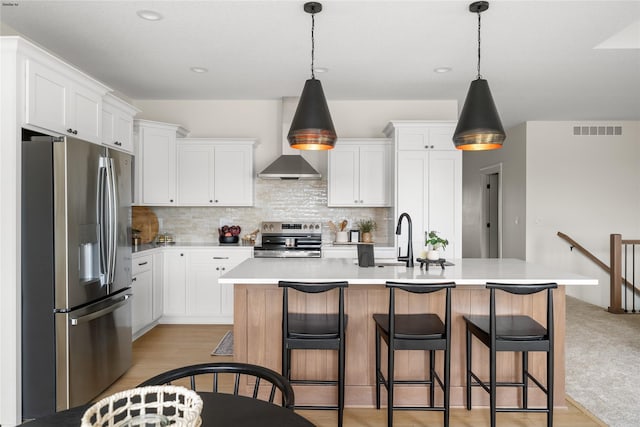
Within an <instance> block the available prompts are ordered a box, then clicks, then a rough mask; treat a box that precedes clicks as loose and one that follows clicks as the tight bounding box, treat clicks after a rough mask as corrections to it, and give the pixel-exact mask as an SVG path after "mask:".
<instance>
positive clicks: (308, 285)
mask: <svg viewBox="0 0 640 427" xmlns="http://www.w3.org/2000/svg"><path fill="white" fill-rule="evenodd" d="M348 286H349V282H346V281H340V282H290V281H286V280H280V281H279V282H278V287H279V288H283V289H282V291H283V293H282V333H283V334H286V333H287V331H288V330H289V316H288V313H289V288H291V289H295V290H296V291H299V292H304V293H309V294H317V293H321V292H328V291H331V290H333V289H338V290H339V293H338V330H339V331H341V332H340V338H341V339H342V338H344V337H343V336H342V335H343V333H344V326H345V325H344V289H345V288H346V287H348ZM284 336H286V335H284Z"/></svg>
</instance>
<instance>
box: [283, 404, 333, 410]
mask: <svg viewBox="0 0 640 427" xmlns="http://www.w3.org/2000/svg"><path fill="white" fill-rule="evenodd" d="M293 408H294V409H302V410H310V411H314V410H326V409H340V408H339V407H338V406H337V405H334V406H325V405H318V406H310V405H295V406H294V407H293Z"/></svg>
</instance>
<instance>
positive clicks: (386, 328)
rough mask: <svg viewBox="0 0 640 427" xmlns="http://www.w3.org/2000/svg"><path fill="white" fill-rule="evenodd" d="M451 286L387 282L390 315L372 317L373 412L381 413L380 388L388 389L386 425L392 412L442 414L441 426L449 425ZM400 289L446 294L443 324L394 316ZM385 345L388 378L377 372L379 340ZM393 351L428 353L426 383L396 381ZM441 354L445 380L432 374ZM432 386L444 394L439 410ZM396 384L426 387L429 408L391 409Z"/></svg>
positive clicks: (431, 318)
mask: <svg viewBox="0 0 640 427" xmlns="http://www.w3.org/2000/svg"><path fill="white" fill-rule="evenodd" d="M455 286H456V285H455V283H454V282H447V283H404V282H387V288H389V313H388V314H374V315H373V320H374V322H375V323H376V343H375V345H376V408H378V409H380V386H381V385H384V386H385V387H386V389H387V425H388V426H389V427H391V426H392V425H393V411H394V410H412V411H415V410H422V411H442V412H443V413H444V425H445V427H446V426H448V425H449V377H450V359H451V357H450V353H451V289H452V288H455ZM396 289H400V290H403V291H406V292H410V293H415V294H427V293H431V292H437V291H442V290H445V293H446V303H445V307H444V310H443V311H444V313H443V314H444V318H445V320H444V322H443V321H442V319H441V318H440V316H439V315H438V314H435V313H424V314H395V290H396ZM381 338H382V339H383V340H384V342H385V343H387V350H388V356H387V357H388V359H387V378H386V379H385V377H384V375H383V374H382V370H381V368H380V353H381V345H382V344H381V340H380V339H381ZM395 350H426V351H429V366H428V369H427V370H428V375H427V378H426V379H419V380H395V379H394V351H395ZM436 350H442V351H444V378H440V376H439V375H438V373H437V372H436V370H435V352H436ZM435 383H438V385H439V386H440V388H441V389H442V392H443V394H444V401H443V405H442V406H435V401H434V399H435ZM395 384H425V385H427V386H428V387H429V406H394V404H393V387H394V385H395Z"/></svg>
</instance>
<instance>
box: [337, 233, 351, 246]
mask: <svg viewBox="0 0 640 427" xmlns="http://www.w3.org/2000/svg"><path fill="white" fill-rule="evenodd" d="M348 241H349V234H348V233H347V232H346V231H336V242H337V243H346V242H348Z"/></svg>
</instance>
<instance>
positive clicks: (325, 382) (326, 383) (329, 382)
mask: <svg viewBox="0 0 640 427" xmlns="http://www.w3.org/2000/svg"><path fill="white" fill-rule="evenodd" d="M289 382H290V383H291V384H311V385H313V384H316V385H336V384H338V381H334V380H291V379H290V380H289Z"/></svg>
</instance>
